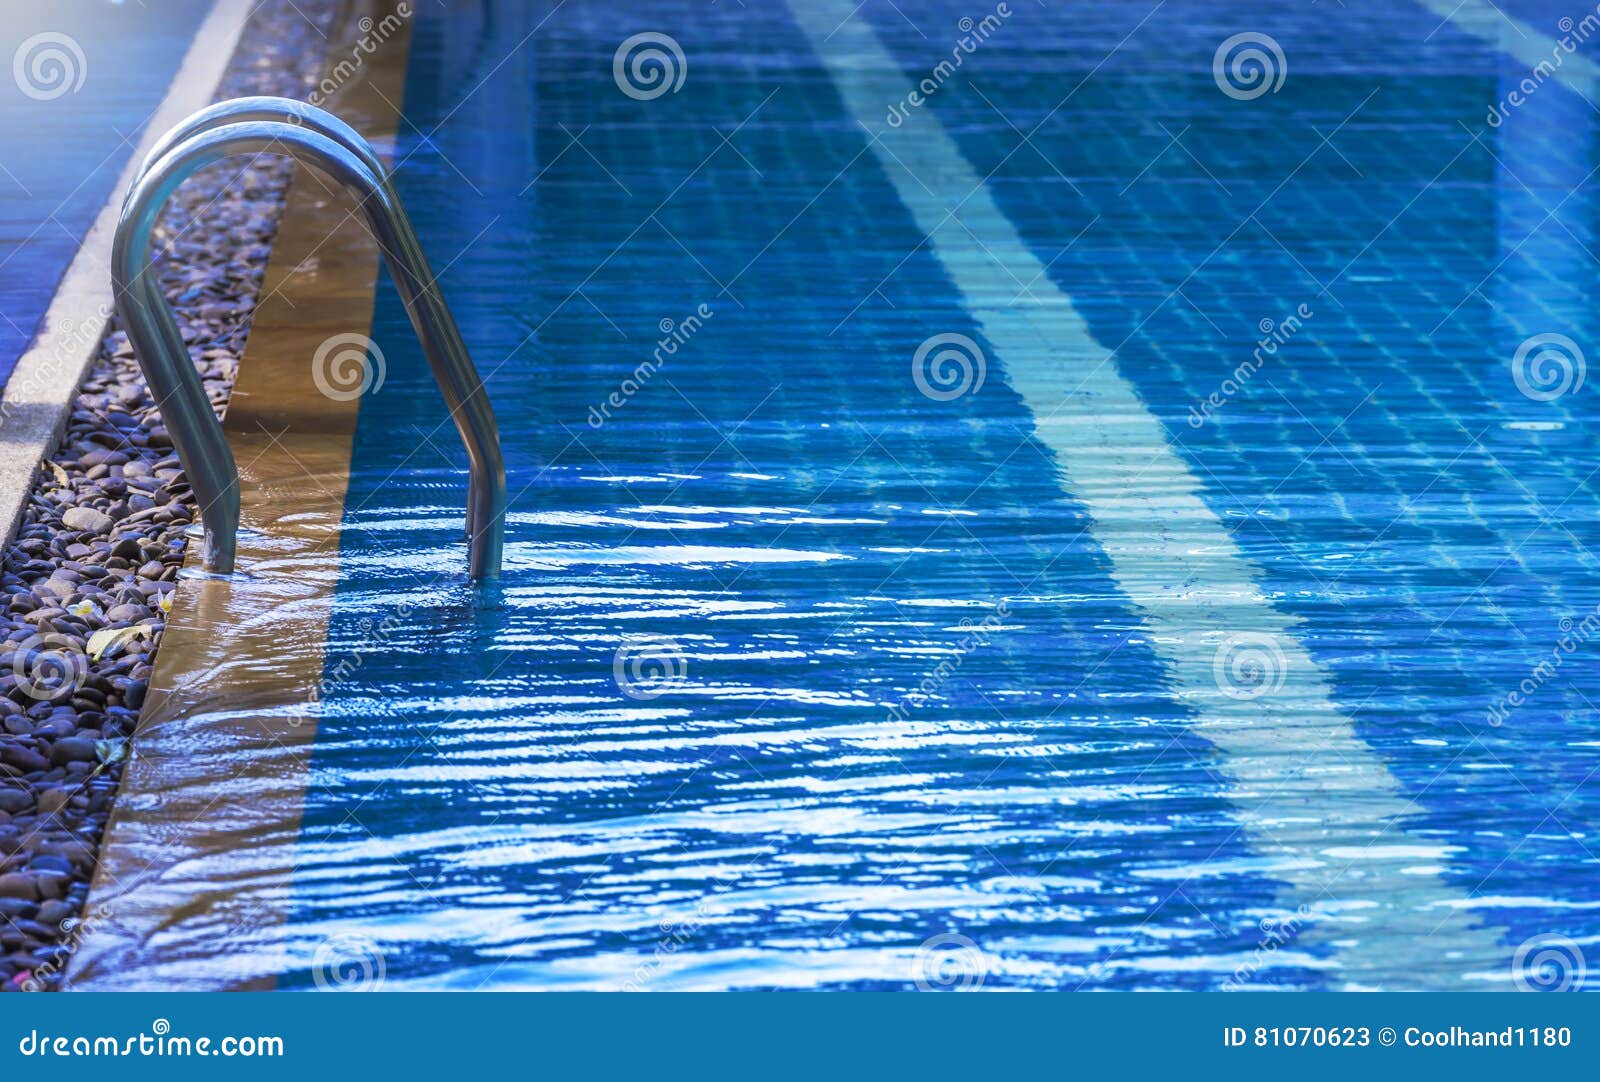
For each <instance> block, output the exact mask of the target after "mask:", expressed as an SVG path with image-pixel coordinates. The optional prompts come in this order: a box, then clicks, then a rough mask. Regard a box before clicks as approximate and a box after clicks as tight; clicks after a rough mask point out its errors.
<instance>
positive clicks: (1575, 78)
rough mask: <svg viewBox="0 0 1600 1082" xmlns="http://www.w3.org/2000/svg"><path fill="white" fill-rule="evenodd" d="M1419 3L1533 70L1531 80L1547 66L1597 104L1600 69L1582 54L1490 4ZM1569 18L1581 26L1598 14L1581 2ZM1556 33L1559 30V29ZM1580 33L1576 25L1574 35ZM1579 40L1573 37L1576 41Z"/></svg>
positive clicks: (1476, 0)
mask: <svg viewBox="0 0 1600 1082" xmlns="http://www.w3.org/2000/svg"><path fill="white" fill-rule="evenodd" d="M1417 3H1419V4H1421V5H1422V6H1423V7H1425V8H1427V9H1428V10H1429V11H1431V12H1433V13H1434V14H1435V15H1438V16H1439V17H1440V18H1442V19H1445V20H1446V21H1448V22H1452V23H1454V24H1455V25H1456V27H1457V28H1458V29H1460V30H1462V31H1464V32H1465V33H1468V34H1471V35H1472V36H1473V37H1475V38H1477V39H1478V40H1480V41H1485V42H1488V43H1489V44H1490V45H1493V46H1494V47H1495V48H1496V49H1499V50H1500V51H1501V52H1503V53H1505V54H1506V55H1507V56H1509V57H1511V58H1512V59H1513V60H1516V61H1518V62H1519V63H1522V64H1526V65H1527V66H1528V68H1529V69H1530V70H1529V77H1530V78H1534V75H1533V72H1532V69H1534V68H1539V67H1540V65H1546V66H1545V67H1544V68H1543V70H1544V71H1548V72H1549V73H1550V77H1552V78H1555V79H1557V80H1558V81H1560V82H1562V83H1565V84H1566V85H1567V87H1569V88H1570V89H1572V90H1575V91H1577V92H1578V93H1579V94H1581V95H1582V96H1583V97H1585V98H1588V99H1589V100H1590V101H1591V102H1595V101H1596V100H1597V95H1596V91H1595V88H1596V85H1597V80H1600V65H1597V64H1595V62H1594V61H1592V60H1590V59H1589V58H1588V57H1586V56H1584V55H1583V54H1582V53H1569V52H1567V51H1566V50H1565V49H1562V48H1560V47H1559V46H1558V45H1557V43H1556V40H1555V39H1554V38H1552V37H1551V36H1550V35H1549V34H1545V33H1541V32H1539V31H1538V30H1535V29H1534V28H1533V27H1532V26H1530V25H1528V24H1527V23H1525V22H1523V21H1522V20H1521V19H1517V18H1514V17H1512V16H1511V15H1510V14H1508V13H1507V12H1506V11H1504V10H1502V9H1501V8H1498V7H1496V6H1495V5H1494V4H1491V3H1489V0H1417ZM1568 14H1569V17H1571V18H1573V19H1575V20H1577V21H1578V22H1581V21H1582V20H1583V18H1584V17H1585V16H1589V15H1595V14H1596V12H1595V9H1594V7H1593V6H1592V5H1586V4H1583V3H1582V2H1581V0H1580V2H1577V3H1574V4H1573V6H1572V11H1571V12H1569V13H1568ZM1555 29H1557V30H1560V27H1559V26H1557V27H1556V28H1555ZM1578 32H1579V31H1578V29H1577V26H1576V24H1575V25H1574V35H1576V34H1577V33H1578ZM1584 33H1586V34H1587V35H1588V38H1589V39H1591V40H1592V39H1594V38H1596V37H1600V33H1596V32H1590V31H1584ZM1576 40H1577V39H1576V36H1574V38H1573V41H1574V42H1576ZM1540 81H1542V80H1540Z"/></svg>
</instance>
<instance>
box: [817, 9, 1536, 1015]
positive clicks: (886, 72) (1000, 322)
mask: <svg viewBox="0 0 1600 1082" xmlns="http://www.w3.org/2000/svg"><path fill="white" fill-rule="evenodd" d="M855 7H856V5H855V4H854V3H853V0H789V8H790V10H791V12H792V13H793V15H794V18H795V19H796V21H797V22H798V23H799V25H800V26H801V27H802V28H803V30H804V32H805V33H806V35H807V36H808V37H809V39H810V41H811V44H812V46H813V48H814V49H815V50H816V52H817V54H818V55H819V56H820V57H821V59H822V61H823V63H824V64H825V65H826V67H827V70H828V71H829V73H830V74H831V76H832V79H833V82H834V84H835V85H836V86H837V88H838V90H839V92H840V94H841V96H842V98H843V100H844V103H845V106H846V107H847V109H848V110H849V112H850V113H851V114H852V115H853V116H854V117H855V119H856V120H857V121H858V122H860V124H861V125H862V126H863V127H865V128H866V129H867V131H868V132H872V133H875V134H876V139H875V141H874V142H873V151H874V153H875V154H876V156H877V159H878V162H879V163H880V164H881V165H882V167H883V169H884V170H885V171H886V172H887V173H888V176H889V179H890V181H891V182H892V183H893V185H894V189H895V191H896V192H897V193H898V194H899V196H900V199H901V201H902V202H903V203H904V204H905V205H906V207H907V209H909V210H910V212H911V214H912V216H913V217H914V218H915V220H916V223H917V225H918V226H919V227H920V228H921V229H922V231H923V232H924V233H926V234H927V235H928V237H929V238H930V241H931V247H932V250H933V252H934V254H935V255H936V256H937V257H938V259H939V260H940V262H941V263H942V264H943V266H944V269H945V271H946V272H947V273H948V274H949V276H950V278H951V279H952V281H953V282H954V284H955V286H956V288H957V289H958V290H959V292H960V294H961V296H962V297H963V299H964V301H965V305H966V309H967V311H968V312H969V313H970V314H971V316H972V318H973V319H974V321H975V322H976V323H977V326H978V327H979V328H980V329H981V331H982V334H983V336H984V338H986V339H987V341H988V342H989V344H990V345H991V346H992V347H993V349H994V352H995V354H996V355H997V356H996V358H995V359H996V360H997V361H998V362H1000V363H1003V364H1004V366H1005V373H1004V375H1005V377H1006V378H1007V379H1008V380H1009V382H1010V384H1011V386H1012V387H1013V388H1014V389H1015V391H1016V392H1017V393H1018V394H1019V395H1020V396H1021V398H1022V399H1023V401H1024V403H1025V404H1026V405H1027V406H1028V408H1029V409H1030V410H1031V411H1032V412H1033V414H1034V417H1035V425H1036V435H1037V437H1038V438H1039V439H1040V440H1041V441H1042V442H1043V443H1044V444H1045V445H1047V446H1048V447H1049V448H1050V449H1051V450H1052V451H1053V452H1054V454H1055V457H1056V460H1057V462H1058V463H1059V464H1060V467H1061V470H1062V472H1063V474H1064V475H1065V476H1064V484H1065V488H1066V491H1067V493H1068V494H1069V495H1070V497H1071V498H1072V499H1074V500H1076V501H1078V502H1080V503H1081V504H1082V505H1083V506H1084V507H1085V508H1086V510H1087V511H1088V513H1089V515H1090V517H1091V521H1092V534H1093V537H1094V539H1095V540H1096V542H1097V543H1098V544H1099V546H1100V547H1101V548H1102V549H1103V550H1104V552H1105V553H1106V555H1107V556H1108V557H1109V559H1110V563H1111V575H1112V578H1113V579H1114V580H1115V582H1116V584H1117V586H1118V587H1119V588H1120V589H1121V590H1122V591H1123V592H1124V593H1125V594H1126V595H1127V596H1128V597H1129V598H1130V599H1131V601H1132V602H1133V604H1134V605H1135V606H1136V608H1137V610H1138V612H1139V614H1140V616H1141V617H1142V619H1143V622H1144V626H1145V628H1146V630H1147V632H1148V643H1149V646H1150V648H1151V649H1152V650H1153V651H1154V652H1155V653H1156V654H1157V655H1158V656H1160V658H1161V659H1162V661H1163V662H1164V663H1165V672H1163V673H1152V674H1151V676H1150V680H1151V681H1152V682H1153V683H1154V682H1157V681H1162V682H1164V683H1165V685H1166V686H1167V687H1168V688H1169V689H1170V691H1171V693H1172V694H1173V695H1174V696H1175V697H1176V698H1177V699H1178V700H1180V701H1181V702H1182V703H1184V704H1185V705H1186V706H1187V707H1188V708H1189V709H1190V710H1191V711H1192V713H1193V725H1194V727H1195V729H1196V731H1197V732H1198V733H1199V734H1200V735H1202V736H1203V737H1205V739H1207V740H1208V741H1210V742H1211V743H1212V744H1213V745H1214V746H1215V747H1216V748H1217V749H1218V751H1219V752H1220V753H1221V759H1222V763H1221V769H1222V770H1223V771H1224V772H1225V774H1226V777H1227V785H1228V793H1227V795H1228V797H1229V799H1230V800H1231V801H1232V802H1233V803H1234V804H1235V805H1236V807H1237V809H1238V818H1239V821H1240V822H1241V824H1242V826H1243V827H1244V829H1245V830H1246V832H1247V836H1248V838H1249V842H1250V845H1251V848H1252V850H1253V851H1254V852H1256V853H1258V854H1260V856H1261V859H1260V860H1259V862H1258V863H1254V864H1253V865H1252V870H1253V871H1255V872H1258V873H1259V874H1262V875H1265V876H1267V877H1270V878H1271V879H1273V880H1276V881H1278V882H1281V883H1284V884H1286V886H1287V890H1286V892H1285V896H1284V898H1283V899H1282V900H1283V902H1284V904H1285V906H1286V907H1287V908H1290V909H1293V908H1294V907H1297V906H1300V905H1305V906H1308V907H1310V912H1311V914H1312V919H1310V920H1308V921H1307V922H1306V930H1305V931H1304V932H1303V933H1301V934H1300V935H1299V937H1298V939H1297V941H1296V943H1295V944H1294V945H1293V947H1292V948H1290V949H1294V948H1301V947H1305V946H1308V945H1310V944H1312V943H1314V942H1321V943H1324V944H1326V943H1330V942H1331V943H1333V944H1335V946H1336V950H1335V952H1334V960H1335V962H1336V964H1337V966H1338V967H1339V971H1340V974H1339V976H1340V979H1341V980H1342V982H1343V983H1344V984H1346V985H1347V986H1351V987H1383V988H1408V987H1434V988H1437V987H1440V986H1441V985H1443V984H1446V983H1450V982H1452V981H1454V980H1457V979H1460V978H1462V977H1464V976H1467V975H1468V974H1473V975H1476V976H1478V977H1479V978H1480V979H1486V980H1490V981H1501V980H1509V979H1510V969H1509V962H1510V956H1511V949H1510V948H1509V947H1503V946H1501V945H1500V944H1499V942H1498V939H1499V936H1498V935H1497V934H1496V933H1495V932H1493V931H1491V930H1489V929H1485V928H1482V927H1479V926H1478V925H1477V924H1476V922H1475V921H1474V920H1473V919H1472V917H1471V914H1470V911H1469V908H1470V907H1469V904H1468V901H1467V899H1466V897H1465V895H1464V894H1463V893H1462V892H1461V891H1459V890H1456V889H1454V888H1453V887H1451V886H1450V885H1449V884H1447V883H1446V882H1444V881H1443V880H1442V879H1441V878H1440V876H1439V875H1438V874H1437V870H1436V869H1435V868H1433V867H1430V865H1433V864H1435V863H1437V858H1438V857H1439V856H1441V855H1442V854H1433V855H1432V856H1431V857H1429V856H1419V842H1418V839H1415V838H1408V837H1406V836H1405V835H1404V834H1403V833H1401V831H1400V830H1399V827H1398V821H1399V820H1400V819H1401V817H1403V816H1405V815H1407V814H1412V813H1415V812H1416V811H1417V809H1416V808H1415V807H1414V806H1412V805H1411V804H1410V802H1408V801H1407V800H1406V799H1405V798H1404V797H1403V795H1402V794H1401V792H1400V788H1399V785H1398V783H1397V782H1396V780H1395V778H1394V777H1393V775H1391V774H1390V772H1389V771H1388V769H1387V768H1386V767H1385V766H1384V764H1383V762H1382V760H1381V759H1380V758H1379V757H1378V755H1377V754H1376V753H1375V752H1374V751H1373V749H1372V748H1371V747H1369V746H1368V745H1367V744H1366V743H1365V742H1364V741H1362V740H1361V739H1360V738H1359V737H1358V736H1357V735H1356V734H1355V731H1354V728H1353V726H1352V725H1351V722H1350V720H1349V718H1347V717H1345V716H1344V715H1343V714H1342V713H1341V712H1340V710H1339V709H1338V707H1336V706H1335V705H1334V703H1333V701H1332V699H1331V696H1330V691H1329V686H1328V681H1327V680H1326V678H1325V676H1324V674H1323V673H1322V672H1321V671H1320V669H1319V668H1318V666H1317V665H1316V663H1315V662H1314V661H1313V660H1312V658H1311V656H1310V654H1309V653H1307V651H1306V649H1305V648H1304V646H1303V645H1302V644H1301V643H1300V641H1299V639H1298V638H1297V636H1296V634H1295V630H1294V628H1295V625H1296V621H1295V620H1294V619H1292V618H1290V617H1289V616H1286V615H1285V614H1283V613H1281V612H1279V611H1278V610H1277V609H1276V608H1274V607H1273V605H1272V604H1271V602H1270V601H1269V600H1268V599H1267V598H1266V597H1265V596H1263V593H1262V590H1261V588H1260V586H1259V584H1258V582H1257V578H1258V573H1257V571H1256V569H1255V568H1254V567H1252V566H1251V564H1250V563H1249V561H1248V560H1247V559H1246V558H1245V557H1244V555H1243V553H1241V552H1240V550H1239V548H1238V546H1237V545H1236V544H1235V543H1234V541H1233V538H1232V537H1231V536H1230V534H1229V533H1228V531H1227V530H1226V529H1225V528H1224V527H1223V525H1222V523H1221V522H1220V521H1219V519H1218V518H1217V516H1216V515H1215V514H1214V513H1213V512H1212V511H1211V510H1210V508H1209V507H1207V506H1206V504H1205V502H1204V500H1203V499H1202V498H1201V491H1202V489H1201V485H1200V483H1199V481H1198V480H1197V479H1196V477H1195V476H1194V474H1193V473H1192V472H1191V471H1190V470H1189V468H1188V466H1187V465H1186V464H1185V462H1184V460H1183V458H1182V456H1181V455H1179V454H1178V452H1177V451H1175V450H1174V448H1173V447H1172V446H1171V445H1170V444H1169V443H1168V440H1167V436H1166V432H1165V430H1164V428H1163V427H1162V424H1161V422H1160V421H1159V420H1157V418H1156V417H1155V416H1154V415H1153V414H1152V413H1151V412H1150V410H1149V409H1148V408H1147V407H1146V405H1145V403H1144V402H1143V400H1142V399H1141V398H1140V396H1139V393H1138V391H1137V390H1136V389H1135V388H1134V386H1133V385H1132V384H1131V383H1129V382H1128V380H1126V379H1125V378H1123V376H1122V375H1121V374H1120V373H1119V372H1118V370H1117V361H1116V358H1115V357H1114V356H1113V355H1112V354H1111V352H1110V351H1108V350H1107V349H1106V348H1105V347H1104V346H1102V345H1101V344H1100V343H1099V342H1097V341H1096V340H1095V338H1094V336H1093V335H1092V334H1091V333H1090V329H1089V327H1088V325H1087V324H1086V323H1085V322H1084V320H1083V317H1082V316H1081V315H1080V314H1079V313H1078V310H1077V308H1076V307H1075V306H1074V305H1073V303H1072V299H1071V298H1070V297H1069V296H1067V294H1066V293H1064V292H1062V291H1061V289H1059V288H1058V287H1057V286H1056V284H1055V283H1054V282H1053V281H1052V280H1051V277H1050V275H1049V273H1047V270H1046V268H1045V266H1044V265H1043V264H1042V263H1041V262H1040V261H1039V260H1038V259H1037V258H1036V257H1035V256H1034V255H1033V253H1032V252H1031V251H1030V250H1029V248H1028V246H1027V244H1026V243H1024V241H1023V239H1022V237H1021V236H1019V235H1018V233H1017V230H1016V229H1015V227H1014V226H1013V225H1012V224H1011V222H1010V221H1009V220H1008V219H1007V218H1006V217H1005V215H1004V214H1003V213H1002V212H1001V210H1000V208H999V206H998V205H996V203H995V201H994V199H993V197H992V196H991V195H990V192H989V189H988V187H987V185H986V184H984V182H983V181H982V180H981V179H980V178H979V177H978V176H977V174H976V173H975V172H974V171H973V169H972V167H971V166H970V165H969V164H968V162H967V161H966V159H965V158H964V157H963V156H962V154H961V152H960V149H959V148H958V147H957V146H956V144H955V143H954V141H952V139H951V138H950V136H949V135H948V134H947V133H946V132H945V130H944V127H943V125H942V124H941V123H940V122H939V120H938V118H937V117H936V116H935V114H934V112H933V109H932V107H931V106H927V105H924V106H923V107H921V108H912V109H911V110H910V111H909V114H908V115H907V117H906V119H905V121H904V123H903V124H902V125H901V126H899V127H896V128H890V127H888V126H887V124H886V123H885V117H886V115H887V113H888V110H889V107H890V105H891V104H892V103H894V102H898V101H901V100H903V99H904V98H905V97H906V95H907V92H908V91H909V90H910V89H911V84H910V80H909V79H908V78H907V76H906V75H905V74H904V73H903V72H902V71H901V70H900V68H899V66H898V65H897V64H896V62H895V61H894V59H893V58H892V57H891V56H890V54H889V53H888V51H887V50H886V49H885V48H884V46H883V45H882V43H881V42H880V41H879V40H878V38H877V36H876V34H875V33H874V31H873V30H872V28H871V27H870V26H869V25H868V24H867V22H866V21H865V19H864V18H862V17H859V16H857V15H856V14H855ZM1025 17H1026V16H1025V15H1024V14H1023V13H1019V14H1018V17H1017V19H1016V23H1015V25H1011V26H1009V27H1008V28H1007V30H1006V32H1007V33H1025V32H1026V31H1025V28H1024V27H1023V26H1022V25H1021V24H1022V22H1023V19H1024V18H1025ZM946 92H947V93H948V92H952V91H946ZM1018 282H1027V283H1031V285H1030V287H1029V289H1028V290H1026V291H1024V295H1023V297H1021V298H1016V294H1017V287H1016V283H1018ZM927 330H928V333H929V334H930V335H931V334H935V333H941V332H949V331H959V330H961V328H957V327H929V328H928V329H927ZM909 361H910V358H909V356H908V357H907V358H906V359H905V363H906V366H907V379H908V380H909V379H910V366H909ZM895 363H901V362H899V361H896V362H895ZM994 368H995V366H994V365H991V366H990V371H989V373H988V380H989V383H988V386H990V387H992V386H994V384H995V383H997V382H998V381H999V377H1000V373H999V372H997V371H995V370H994ZM980 393H982V392H980ZM929 408H930V409H937V408H939V406H938V404H937V403H930V404H929ZM1241 633H1243V634H1249V635H1253V636H1267V637H1269V638H1268V641H1269V642H1270V644H1272V646H1273V647H1275V649H1276V651H1277V652H1278V655H1279V657H1281V666H1280V668H1281V672H1282V678H1283V686H1282V688H1281V689H1280V690H1278V691H1276V692H1274V693H1270V694H1265V695H1262V696H1261V697H1259V698H1255V699H1240V698H1233V697H1230V696H1229V695H1227V694H1224V693H1223V692H1222V691H1221V690H1219V687H1218V682H1217V679H1216V677H1215V675H1214V670H1213V666H1214V664H1215V662H1216V659H1217V657H1218V652H1219V648H1220V647H1221V646H1222V645H1223V643H1224V642H1225V641H1226V640H1227V639H1228V638H1229V636H1232V635H1238V634H1241ZM1267 653H1268V654H1269V655H1270V654H1271V653H1272V650H1271V649H1269V650H1268V651H1267ZM1274 660H1276V659H1274ZM1440 765H1441V766H1442V765H1443V764H1440ZM1205 855H1206V854H1203V853H1197V854H1196V858H1197V859H1201V858H1204V856H1205ZM1159 885H1160V884H1158V886H1159ZM1173 885H1174V886H1175V885H1177V884H1176V883H1174V884H1173ZM1175 904H1179V905H1181V904H1182V903H1181V902H1180V903H1175ZM1241 961H1242V962H1243V961H1248V958H1242V959H1241ZM1113 964H1114V963H1113ZM1479 986H1480V987H1481V986H1482V985H1479Z"/></svg>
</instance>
